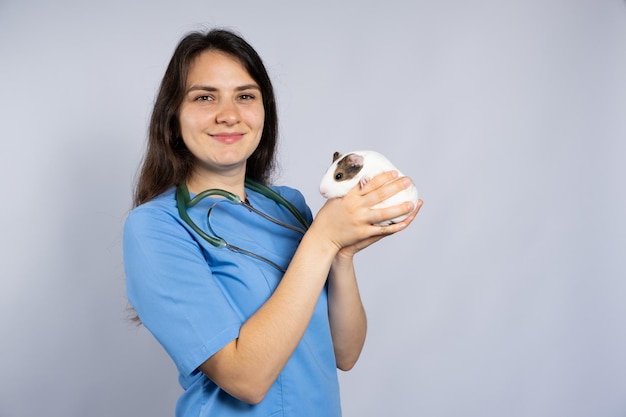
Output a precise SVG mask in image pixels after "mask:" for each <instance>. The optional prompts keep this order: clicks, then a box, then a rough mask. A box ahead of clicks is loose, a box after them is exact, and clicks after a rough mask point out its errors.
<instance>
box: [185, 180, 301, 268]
mask: <svg viewBox="0 0 626 417" xmlns="http://www.w3.org/2000/svg"><path fill="white" fill-rule="evenodd" d="M245 186H246V187H247V188H248V189H250V190H252V191H256V192H257V193H259V194H261V195H263V196H265V197H267V198H269V199H270V200H273V201H275V202H276V203H278V204H280V205H282V206H283V207H285V208H286V209H287V210H289V212H290V213H291V214H293V216H294V217H295V218H296V220H298V223H300V225H301V226H302V227H298V226H293V225H291V224H288V223H284V222H281V221H280V220H277V219H275V218H273V217H271V216H269V215H268V214H266V213H263V212H262V211H260V210H258V209H256V208H255V207H253V206H252V205H251V204H250V203H249V202H248V201H247V200H246V201H242V200H241V198H239V196H238V195H236V194H233V193H231V192H229V191H226V190H221V189H218V188H212V189H210V190H205V191H202V192H201V193H199V194H197V195H196V196H195V197H194V198H191V197H190V195H189V189H188V188H187V184H185V182H184V181H183V182H181V183H180V184H178V186H177V187H176V206H177V207H178V214H179V215H180V218H181V219H183V221H184V222H185V223H187V225H189V227H191V228H192V229H193V231H195V232H196V233H197V234H198V235H199V236H200V237H202V238H203V239H204V240H206V241H207V242H209V243H210V244H211V245H213V246H215V247H216V248H227V249H230V250H232V251H234V252H238V253H242V254H245V255H248V256H252V257H254V258H256V259H259V260H261V261H263V262H266V263H268V264H270V265H272V266H273V267H275V268H277V269H278V270H279V271H281V272H283V273H284V272H285V269H284V268H282V267H281V266H280V265H278V264H276V263H275V262H273V261H271V260H270V259H267V258H265V257H263V256H261V255H259V254H256V253H254V252H251V251H248V250H245V249H243V248H240V247H238V246H235V245H232V244H230V243H228V242H227V241H226V240H225V239H223V238H222V237H220V236H217V235H215V236H211V235H209V234H208V233H206V232H205V231H204V230H202V229H201V228H200V227H199V226H198V225H197V224H196V223H194V221H193V220H192V219H191V217H189V213H188V212H187V211H188V210H189V209H190V208H192V207H193V206H195V205H196V204H198V203H199V202H200V201H202V200H204V199H205V198H207V197H210V196H220V197H224V198H225V199H226V200H227V201H229V202H231V203H233V204H241V205H243V206H245V207H246V208H247V209H248V210H250V211H252V212H253V213H256V214H258V215H259V216H261V217H263V218H265V219H267V220H269V221H271V222H272V223H275V224H277V225H279V226H282V227H286V228H288V229H291V230H295V231H297V232H300V233H302V234H304V233H305V232H306V231H307V229H308V228H309V226H310V224H309V222H308V221H307V220H306V219H305V218H304V216H302V214H301V213H300V211H299V210H298V209H297V208H296V207H295V206H294V205H293V204H291V203H290V202H289V201H288V200H286V199H285V198H284V197H283V196H281V195H280V194H278V193H277V192H276V191H274V190H272V189H271V188H269V187H267V186H265V185H263V184H259V183H257V182H255V181H252V180H250V179H247V178H246V180H245ZM216 205H217V203H214V204H213V205H212V206H211V207H210V208H209V210H208V212H207V217H210V216H211V211H212V210H213V208H214V207H215V206H216Z"/></svg>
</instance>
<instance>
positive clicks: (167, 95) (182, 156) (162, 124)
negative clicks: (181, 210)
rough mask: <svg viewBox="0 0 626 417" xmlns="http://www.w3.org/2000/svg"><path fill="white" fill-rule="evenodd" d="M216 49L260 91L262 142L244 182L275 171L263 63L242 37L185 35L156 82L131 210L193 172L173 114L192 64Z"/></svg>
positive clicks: (273, 121)
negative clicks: (239, 67)
mask: <svg viewBox="0 0 626 417" xmlns="http://www.w3.org/2000/svg"><path fill="white" fill-rule="evenodd" d="M207 50H217V51H220V52H223V53H226V54H228V55H230V56H232V57H234V58H235V59H237V60H238V61H239V62H240V63H241V65H243V67H244V68H245V69H246V71H247V72H248V74H250V76H251V77H252V79H254V81H255V82H256V83H257V84H258V85H259V87H260V89H261V95H262V96H263V108H264V110H265V120H264V125H263V132H262V134H261V141H260V143H259V146H258V147H257V149H256V150H255V151H254V153H253V154H252V155H251V156H250V158H248V161H247V164H246V177H248V178H250V179H252V180H255V181H257V182H260V183H262V184H266V185H267V184H268V182H269V180H270V176H271V174H272V172H273V170H274V168H275V153H276V143H277V137H278V115H277V111H276V100H275V96H274V88H273V86H272V83H271V81H270V78H269V75H268V74H267V70H266V69H265V65H264V64H263V61H262V60H261V58H260V57H259V55H258V54H257V52H256V51H255V50H254V48H252V46H251V45H250V44H249V43H248V42H246V41H245V40H244V39H243V38H242V37H241V36H239V35H237V34H235V33H233V32H231V31H228V30H224V29H213V30H210V31H208V32H190V33H188V34H187V35H186V36H184V37H183V38H182V39H181V41H180V42H179V43H178V46H177V47H176V49H175V51H174V54H173V55H172V59H171V60H170V62H169V65H168V67H167V69H166V71H165V75H164V76H163V80H162V81H161V86H160V88H159V92H158V94H157V98H156V100H155V103H154V108H153V111H152V117H151V119H150V127H149V131H148V145H147V149H146V153H145V155H144V158H143V162H142V164H141V170H140V172H139V178H138V181H137V185H136V188H135V194H134V205H135V206H138V205H139V204H142V203H144V202H146V201H149V200H151V199H153V198H155V197H156V196H158V195H159V194H161V193H163V192H164V191H166V190H167V189H168V188H170V187H172V186H174V185H176V184H178V183H180V182H181V181H185V180H186V179H187V178H188V177H189V175H190V173H191V169H192V167H193V158H192V155H191V152H189V150H188V149H187V147H186V146H185V144H184V143H183V141H182V138H181V135H180V125H179V121H178V112H179V108H180V105H181V103H182V100H183V97H184V94H185V88H186V85H187V74H188V73H189V68H190V66H191V64H192V62H193V60H194V59H195V58H196V57H197V56H198V55H200V54H201V53H202V52H204V51H207Z"/></svg>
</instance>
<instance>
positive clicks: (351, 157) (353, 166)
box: [334, 152, 363, 181]
mask: <svg viewBox="0 0 626 417" xmlns="http://www.w3.org/2000/svg"><path fill="white" fill-rule="evenodd" d="M337 153H338V152H335V154H337ZM361 169H363V157H362V156H360V155H356V154H348V155H346V156H344V157H343V159H341V160H340V161H339V162H338V163H337V168H335V175H334V178H335V181H348V180H350V179H352V178H354V177H355V176H356V175H357V174H358V173H359V172H360V171H361Z"/></svg>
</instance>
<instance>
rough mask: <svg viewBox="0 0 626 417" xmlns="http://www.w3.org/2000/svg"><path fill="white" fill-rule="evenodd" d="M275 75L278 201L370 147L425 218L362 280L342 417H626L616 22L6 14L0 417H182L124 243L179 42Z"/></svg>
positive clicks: (621, 85) (587, 4)
mask: <svg viewBox="0 0 626 417" xmlns="http://www.w3.org/2000/svg"><path fill="white" fill-rule="evenodd" d="M211 27H226V28H230V29H234V30H236V31H238V32H239V33H241V34H242V35H243V36H244V37H245V38H246V39H248V40H249V41H250V43H252V45H253V46H254V47H255V48H256V49H257V50H258V51H259V53H260V54H261V56H262V57H263V59H264V61H265V63H266V65H267V67H268V70H269V72H270V75H271V77H272V79H273V81H274V84H275V88H276V92H277V96H278V102H279V112H280V113H279V114H280V120H281V130H280V135H281V142H280V155H279V156H280V162H281V169H280V172H279V175H278V176H277V181H276V182H277V183H281V184H288V185H291V186H294V187H297V188H299V189H301V190H302V191H303V193H304V194H305V196H306V197H307V199H308V201H309V203H310V205H311V207H312V208H313V210H314V212H316V211H317V210H318V209H319V207H320V206H321V205H322V204H323V200H322V198H321V197H320V196H319V194H318V191H317V187H318V182H319V179H320V177H321V175H322V173H323V171H324V170H325V169H326V167H327V166H328V165H329V164H330V162H331V156H332V153H333V152H334V151H335V150H338V151H342V152H346V151H350V150H356V149H375V150H378V151H381V152H383V153H385V154H386V155H387V156H388V157H389V158H390V159H391V160H392V161H393V162H395V164H396V165H397V166H398V167H399V168H400V169H401V170H402V171H404V172H405V173H406V174H407V175H409V176H411V177H412V178H413V180H414V182H415V183H416V185H417V187H418V189H419V191H420V196H421V197H422V198H423V199H424V201H425V204H424V207H423V210H422V212H421V213H420V215H419V216H418V218H417V220H416V221H415V222H414V224H413V225H412V226H411V227H410V229H408V230H407V231H405V232H403V233H401V234H398V235H395V236H392V237H390V238H387V239H385V240H384V241H382V242H381V243H379V244H377V245H375V246H373V247H371V248H368V249H367V250H366V251H365V252H363V253H361V254H360V255H359V256H358V258H357V261H356V262H357V269H358V273H359V279H360V286H361V291H362V295H363V299H364V302H365V305H366V309H367V312H368V317H369V334H368V339H367V342H366V346H365V349H364V351H363V354H362V357H361V360H360V362H359V363H358V364H357V366H356V368H355V369H354V370H352V371H351V372H348V373H341V374H340V378H341V386H342V396H343V398H342V399H343V409H344V415H345V416H346V417H360V416H366V417H369V416H428V417H431V416H433V417H457V416H470V417H501V416H507V417H522V416H523V417H561V416H568V417H624V416H626V279H625V278H626V220H625V218H626V193H625V191H626V186H625V184H624V183H625V180H626V168H625V167H626V141H625V140H626V115H625V114H624V113H625V111H626V3H625V2H624V1H623V0H529V1H508V0H505V1H497V0H476V1H462V0H447V1H425V0H415V1H406V0H390V1H385V2H361V1H356V0H350V1H344V2H335V1H332V2H331V1H321V2H320V1H314V2H313V1H312V2H305V3H302V4H297V3H295V2H289V1H282V2H280V1H262V2H261V1H237V2H226V1H222V2H217V1H209V0H203V1H199V0H197V1H171V2H166V1H156V2H155V1H149V0H142V1H141V0H140V1H125V0H124V1H122V0H107V1H78V0H76V1H70V0H57V1H43V0H42V1H28V0H26V1H23V0H0V75H1V77H0V120H1V123H0V138H1V140H2V151H1V161H0V170H1V171H0V172H1V175H0V181H1V184H2V193H3V197H2V205H1V207H0V214H1V219H2V229H1V232H0V242H1V247H2V262H1V263H0V275H1V287H0V338H1V341H0V416H1V417H22V416H24V417H31V416H47V417H84V416H90V417H97V416H103V417H104V416H107V417H108V416H152V417H166V416H172V415H173V411H174V406H175V401H176V398H177V396H178V395H179V393H180V388H179V387H178V383H177V379H176V378H177V374H176V371H175V368H174V366H173V365H172V363H171V362H170V360H169V358H168V357H167V356H166V355H165V354H164V353H163V351H162V350H161V347H160V346H159V345H158V344H157V343H156V342H155V341H154V340H153V338H152V336H150V335H149V334H148V332H147V331H146V330H145V329H143V328H137V327H136V326H134V324H131V323H130V322H129V321H128V320H127V317H128V315H127V311H126V308H127V301H126V298H125V287H124V285H125V284H124V273H123V264H122V258H121V233H122V226H123V223H124V220H125V218H126V215H127V213H128V211H129V209H130V207H131V190H132V184H133V181H134V178H135V174H136V170H137V167H138V164H139V161H140V158H141V155H142V152H143V148H144V144H145V137H146V128H147V123H148V118H149V115H150V111H151V105H152V102H153V99H154V97H155V94H156V90H157V87H158V84H159V82H160V78H161V76H162V74H163V72H164V70H165V66H166V64H167V62H168V60H169V58H170V56H171V53H172V52H173V49H174V46H175V45H176V43H177V42H178V40H179V39H180V38H181V37H182V36H183V35H184V34H185V33H186V32H188V31H190V30H195V29H203V28H211Z"/></svg>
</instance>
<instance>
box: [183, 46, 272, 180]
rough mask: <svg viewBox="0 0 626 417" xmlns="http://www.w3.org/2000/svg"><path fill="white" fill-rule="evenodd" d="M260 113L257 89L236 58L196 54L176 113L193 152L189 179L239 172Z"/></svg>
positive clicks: (254, 140)
mask: <svg viewBox="0 0 626 417" xmlns="http://www.w3.org/2000/svg"><path fill="white" fill-rule="evenodd" d="M264 118H265V113H264V109H263V98H262V96H261V90H260V88H259V86H258V84H257V83H256V82H255V81H254V80H253V79H252V77H251V76H250V75H249V74H248V72H247V71H246V70H245V68H244V67H243V66H242V65H241V64H240V63H239V61H237V60H236V59H235V58H233V57H232V56H230V55H227V54H225V53H223V52H220V51H215V50H209V51H205V52H203V53H201V54H200V55H198V56H197V57H196V58H195V60H194V61H193V62H192V64H191V66H190V68H189V73H188V74H187V85H186V88H185V96H184V98H183V102H182V104H181V106H180V111H179V114H178V120H179V123H180V130H181V135H182V138H183V141H184V142H185V145H186V146H187V148H188V149H189V151H191V153H192V154H193V156H194V157H195V164H194V172H193V175H194V176H195V177H197V178H195V179H196V180H201V178H215V175H216V174H217V175H223V176H232V175H237V174H241V173H244V174H245V166H246V161H247V159H248V158H249V157H250V155H252V153H253V152H254V150H255V149H256V147H257V146H258V144H259V142H260V140H261V134H262V132H263V122H264Z"/></svg>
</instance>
